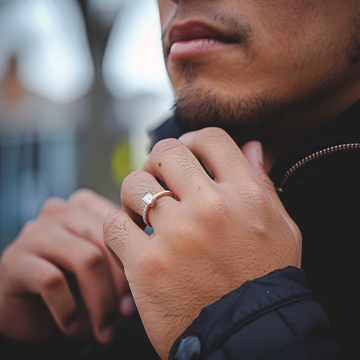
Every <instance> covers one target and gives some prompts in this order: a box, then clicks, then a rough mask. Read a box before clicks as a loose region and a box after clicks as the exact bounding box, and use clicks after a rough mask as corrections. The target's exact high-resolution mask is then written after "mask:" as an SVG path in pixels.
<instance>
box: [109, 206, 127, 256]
mask: <svg viewBox="0 0 360 360" xmlns="http://www.w3.org/2000/svg"><path fill="white" fill-rule="evenodd" d="M128 221H129V220H128V218H127V215H126V213H125V212H124V211H119V212H117V213H115V214H113V215H112V216H111V217H110V218H108V220H107V221H106V223H105V224H104V241H105V244H106V245H108V246H109V247H110V248H111V249H112V250H113V251H114V252H115V253H118V252H121V250H122V248H123V247H124V246H125V244H126V243H128V240H129V238H130V230H129V228H128V226H127V222H128Z"/></svg>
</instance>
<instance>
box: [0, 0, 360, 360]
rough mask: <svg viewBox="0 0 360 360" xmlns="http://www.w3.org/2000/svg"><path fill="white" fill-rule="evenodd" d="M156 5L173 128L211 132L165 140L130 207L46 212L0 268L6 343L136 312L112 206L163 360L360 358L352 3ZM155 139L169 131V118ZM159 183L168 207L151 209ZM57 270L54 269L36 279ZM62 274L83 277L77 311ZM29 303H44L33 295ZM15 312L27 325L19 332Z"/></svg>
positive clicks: (357, 72)
mask: <svg viewBox="0 0 360 360" xmlns="http://www.w3.org/2000/svg"><path fill="white" fill-rule="evenodd" d="M159 7H160V15H161V21H162V29H163V43H164V55H165V62H166V65H167V69H168V72H169V76H170V78H171V81H172V83H173V86H174V90H175V93H176V107H175V113H174V118H175V121H176V122H177V124H178V127H179V128H180V129H181V130H182V131H181V132H188V131H191V130H198V129H201V128H203V127H211V128H209V129H204V130H200V131H193V132H189V133H187V134H185V135H183V136H182V137H180V138H179V140H174V139H170V140H165V141H161V142H159V143H158V144H157V145H155V147H154V148H153V150H152V152H151V154H150V156H149V157H148V159H147V161H146V163H145V165H144V169H143V171H142V172H137V173H134V174H131V175H130V176H129V177H128V178H127V179H126V181H125V182H124V185H123V187H122V202H123V206H124V210H125V211H126V212H122V211H118V210H119V209H116V208H115V205H113V204H109V203H105V200H104V199H102V198H97V201H98V202H97V203H96V204H98V206H94V203H93V202H92V201H93V198H96V196H95V195H94V194H89V193H85V194H84V193H82V196H74V197H73V198H71V199H70V201H69V202H64V201H60V202H59V201H57V202H54V201H52V202H50V203H48V204H47V205H45V207H44V208H43V211H42V212H41V213H40V214H39V216H38V218H37V219H36V220H35V221H34V222H33V223H32V225H31V224H30V226H27V227H26V228H25V229H24V230H23V232H22V234H20V236H19V239H18V240H17V241H16V242H15V243H14V245H12V246H11V247H10V248H9V249H8V250H7V252H6V253H5V254H4V257H3V259H2V262H1V269H0V276H1V282H0V284H1V286H0V332H1V333H2V334H3V335H5V336H6V337H9V338H12V339H16V340H20V341H34V340H46V339H47V335H49V334H50V335H51V336H50V338H51V337H52V336H54V335H56V332H57V331H58V329H60V330H61V332H62V333H63V334H66V335H67V337H70V338H84V337H85V338H86V337H87V336H88V334H87V333H86V330H87V329H89V328H90V326H89V323H91V324H92V325H91V327H92V333H93V334H94V336H95V337H96V338H97V339H98V341H100V342H102V343H105V344H106V343H109V342H110V341H111V339H112V337H113V334H114V330H113V328H112V325H111V323H110V324H109V319H110V318H111V315H112V313H113V312H114V311H115V310H116V308H117V307H118V306H119V305H117V304H119V303H120V308H121V309H122V312H123V313H131V304H130V305H129V303H128V305H129V306H130V307H129V308H128V309H127V310H126V311H125V310H124V308H125V309H126V307H127V306H128V305H124V302H123V301H121V297H122V294H124V293H126V285H125V284H124V285H122V286H119V280H118V279H120V278H121V271H122V270H121V268H119V266H118V264H116V262H115V259H114V258H111V257H110V256H109V254H108V253H106V252H105V249H104V247H103V245H102V244H101V243H100V241H99V238H100V237H101V236H100V234H99V233H98V232H99V230H98V226H96V224H97V223H98V222H99V221H100V219H103V218H104V216H105V215H104V214H105V212H106V211H107V212H109V211H112V210H110V209H113V211H117V212H116V213H115V214H114V215H112V216H110V217H109V218H108V219H107V221H106V224H105V235H104V237H105V242H106V244H107V245H108V246H109V247H110V248H111V249H112V250H113V252H114V253H115V254H116V255H117V256H118V257H119V258H120V260H121V263H122V264H123V266H124V272H125V275H126V278H127V280H128V281H129V285H130V289H131V292H132V294H133V296H134V300H135V302H136V306H137V308H138V310H139V313H140V316H141V319H142V322H143V324H144V326H145V329H146V331H147V334H148V336H149V338H150V340H151V341H152V343H153V345H154V347H155V349H156V350H157V352H158V353H159V355H160V356H161V357H162V358H164V359H165V358H167V357H168V356H169V358H171V359H197V358H203V359H223V358H224V359H225V358H226V359H228V358H230V359H238V358H245V359H255V358H262V359H264V358H273V359H284V358H286V359H290V358H291V359H296V358H299V359H307V358H309V359H310V358H323V359H325V358H331V357H333V358H335V357H336V356H338V357H341V356H346V355H347V356H349V357H352V358H357V357H358V355H359V352H358V345H357V339H358V335H359V332H358V331H359V328H358V326H359V319H358V317H359V312H358V303H359V288H358V285H359V278H358V276H359V271H358V270H359V269H358V264H359V258H358V256H359V242H358V239H359V225H358V218H359V211H358V210H356V208H355V210H354V209H353V206H352V205H357V204H358V201H359V196H360V195H359V189H358V183H359V180H360V175H359V143H360V135H359V117H360V115H359V113H360V110H359V107H360V105H359V103H356V102H357V101H358V100H359V98H360V91H359V90H360V89H359V88H360V78H359V76H360V61H359V60H358V58H359V52H360V45H359V43H360V35H359V23H360V5H359V3H358V2H357V1H356V0H346V1H342V2H339V1H337V0H330V1H320V0H319V1H308V0H306V1H305V0H302V1H283V0H276V1H273V0H271V1H270V0H265V1H264V0H261V1H260V0H252V1H242V0H192V1H189V0H179V1H170V0H159ZM346 109H347V110H346ZM332 119H333V120H332ZM214 127H216V128H214ZM219 127H221V128H223V129H225V130H226V131H227V132H228V133H229V134H230V135H231V137H230V136H229V135H228V134H227V133H225V132H224V131H223V130H220V129H218V128H219ZM156 134H157V136H158V138H159V137H161V138H165V137H173V136H174V135H173V134H176V135H177V131H176V129H175V130H174V127H173V125H172V120H170V122H168V123H166V124H165V125H164V126H163V127H161V128H160V129H158V130H157V131H156ZM159 140H160V139H159ZM252 140H258V141H259V140H260V141H261V143H262V146H261V145H260V144H259V142H258V141H252ZM234 141H235V142H236V143H235V142H234ZM296 143H298V144H297V145H296ZM236 144H237V145H236ZM294 145H296V146H294ZM343 145H344V146H343ZM239 147H241V149H242V150H241V151H240V149H239ZM323 149H324V150H323ZM320 151H321V153H320ZM313 154H314V155H313ZM270 169H271V170H270ZM269 171H270V176H271V180H270V179H269V178H268V176H267V175H266V174H267V173H268V172H269ZM273 182H274V183H275V185H276V187H277V188H278V190H277V191H276V190H275V187H274V185H273ZM164 186H166V188H168V189H169V190H170V191H171V193H168V192H166V193H162V194H163V195H172V196H174V198H172V196H163V197H161V198H158V199H157V202H156V204H154V203H153V202H152V199H153V197H151V196H148V197H147V198H146V197H145V200H146V201H145V200H142V199H143V198H144V195H145V194H146V193H147V192H149V193H151V194H152V195H155V194H158V193H161V192H162V191H164V189H165V187H164ZM84 195H85V196H84ZM90 204H92V205H90ZM283 204H284V205H285V207H284V206H283ZM97 209H102V210H101V213H100V211H98V210H97ZM144 209H145V214H144ZM339 209H340V210H339ZM59 214H60V215H61V216H60V215H59ZM95 214H96V215H95ZM143 215H144V220H145V221H146V222H148V223H149V224H150V225H151V226H152V227H153V229H154V233H153V234H152V235H150V236H149V235H147V234H145V233H144V232H143V231H142V228H143V227H144V223H143V219H142V217H143ZM80 217H81V220H79V219H80ZM95 218H96V219H97V220H96V223H95ZM74 219H76V221H75V220H74ZM54 229H57V231H56V235H55V233H53V231H54ZM299 230H300V231H299ZM65 233H66V235H64V234H65ZM69 233H71V235H74V234H75V237H72V238H71V240H72V241H71V244H72V253H73V254H74V256H69V255H67V256H66V254H65V252H61V246H59V245H58V246H56V242H55V244H54V242H51V241H49V236H48V235H49V234H50V235H51V234H52V237H55V238H56V239H57V240H58V242H59V243H61V244H63V245H64V246H70V245H69V241H66V240H64V239H68V237H69V236H70V235H69ZM38 234H42V236H39V235H38ZM59 234H62V235H61V236H60V235H59ZM50 238H51V237H50ZM39 239H40V240H39ZM302 243H303V245H302ZM66 244H68V245H66ZM85 244H87V245H85ZM80 245H81V246H80ZM89 245H91V246H90V248H91V249H90V248H89ZM92 246H94V247H92ZM85 247H86V251H85V250H83V251H84V252H85V253H86V254H87V256H84V257H79V260H78V262H77V261H76V259H77V258H78V256H75V254H82V253H83V252H82V249H85ZM301 257H302V263H301ZM21 259H28V260H29V261H28V262H25V261H21ZM20 261H21V263H22V264H23V265H24V266H23V268H22V271H16V269H17V268H18V267H17V266H15V265H16V264H19V263H20ZM54 265H55V266H54ZM300 266H301V267H303V269H304V270H305V273H306V275H307V277H308V278H309V282H310V283H311V288H312V290H313V291H314V295H312V293H311V291H310V288H309V286H308V284H307V281H306V278H305V276H304V272H303V271H302V270H300V269H299V267H300ZM49 267H50V268H51V269H52V270H53V271H52V272H51V274H54V270H55V273H56V274H55V275H57V276H55V275H54V276H44V274H48V273H47V271H46V269H49ZM59 268H60V269H61V270H63V271H61V272H59V271H57V270H58V269H59ZM37 270H38V271H37ZM64 273H65V275H67V274H69V273H73V274H76V277H77V278H79V280H78V284H79V286H78V287H77V288H76V291H79V292H80V294H81V295H82V298H83V299H84V301H83V302H81V301H78V298H77V297H76V296H75V297H74V295H73V291H72V289H73V287H72V286H71V285H73V282H72V281H71V277H70V278H69V276H68V275H67V276H65V275H64ZM109 273H111V274H112V275H111V276H109ZM27 274H29V275H30V276H28V277H27V276H26V275H27ZM31 274H32V275H31ZM36 274H40V275H42V276H34V275H36ZM84 274H85V275H84ZM86 274H89V275H88V276H86ZM10 275H11V276H10ZM89 279H91V280H92V279H94V281H89ZM101 279H107V281H106V280H105V281H101ZM91 282H94V283H95V284H96V286H94V287H91V286H90V285H89V283H91ZM29 284H31V285H29ZM94 288H95V289H101V290H100V291H94V290H93V289H94ZM29 293H33V294H38V295H40V297H36V298H35V299H36V301H35V300H34V298H31V299H32V301H30V300H29ZM54 294H57V295H56V296H54ZM64 294H65V295H64ZM224 295H225V296H224ZM223 296H224V297H223ZM80 298H81V297H80ZM314 298H316V300H315V299H314ZM84 302H85V306H84ZM121 304H122V305H121ZM320 304H321V305H322V306H323V308H324V309H325V311H326V315H327V316H328V318H329V321H330V323H331V326H332V328H333V331H334V333H333V334H332V332H331V327H330V325H329V323H328V319H327V316H326V315H325V312H324V310H323V308H322V307H321V305H320ZM30 306H31V307H30ZM84 308H85V310H84ZM47 309H49V310H50V314H51V315H50V314H49V311H48V310H47ZM63 309H66V311H63ZM19 313H21V314H22V316H20V317H19V316H17V317H16V316H10V314H19ZM29 315H32V316H29ZM9 316H10V317H9ZM9 319H16V320H18V323H17V324H15V323H14V324H12V325H13V326H10V328H11V329H12V330H11V331H9V322H10V320H9ZM24 319H25V320H26V322H25V323H26V325H27V326H26V327H25V326H24ZM40 320H41V321H40ZM35 323H36V324H41V326H42V329H43V331H42V334H40V335H39V336H38V337H36V336H34V332H32V331H31V329H33V328H34V324H35ZM19 328H21V329H24V330H23V332H22V333H21V336H18V329H19ZM339 344H340V345H341V346H339ZM341 347H342V349H343V350H342V349H341ZM120 351H121V349H119V353H118V354H117V355H118V356H119V357H120V356H121V353H120ZM343 352H344V353H345V355H344V354H343Z"/></svg>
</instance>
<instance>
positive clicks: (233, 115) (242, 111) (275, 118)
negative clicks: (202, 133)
mask: <svg viewBox="0 0 360 360" xmlns="http://www.w3.org/2000/svg"><path fill="white" fill-rule="evenodd" d="M289 109H290V105H289V104H288V103H287V102H286V101H278V100H275V99H270V98H269V97H267V96H255V97H248V98H235V97H232V98H229V97H225V96H224V95H218V94H215V92H213V91H211V90H206V91H205V90H203V89H201V88H198V89H196V90H193V89H191V90H190V87H189V88H188V89H187V90H186V89H185V90H183V91H182V92H181V93H180V94H179V95H178V97H177V100H176V103H175V104H174V119H175V122H176V124H177V126H178V127H179V128H180V129H181V131H183V132H188V131H194V130H200V129H202V128H205V127H219V128H222V129H224V130H225V131H227V132H228V133H229V134H238V135H240V134H242V136H243V137H244V138H247V137H249V136H251V137H256V135H257V134H258V135H260V134H261V133H263V132H264V131H266V130H267V129H269V128H272V127H274V126H276V125H277V124H278V123H279V122H280V121H281V120H282V119H283V118H284V117H285V116H286V115H288V113H289Z"/></svg>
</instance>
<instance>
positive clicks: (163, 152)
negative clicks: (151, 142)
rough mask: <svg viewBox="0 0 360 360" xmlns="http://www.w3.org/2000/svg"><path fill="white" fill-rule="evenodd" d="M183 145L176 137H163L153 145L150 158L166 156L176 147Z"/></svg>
mask: <svg viewBox="0 0 360 360" xmlns="http://www.w3.org/2000/svg"><path fill="white" fill-rule="evenodd" d="M183 146H184V145H183V144H182V143H181V142H180V141H179V140H177V139H165V140H162V141H159V142H158V143H157V144H155V146H154V147H153V149H152V151H151V154H150V157H151V160H154V159H157V158H158V157H163V156H167V155H168V154H169V153H170V154H171V153H173V152H174V151H176V149H179V148H181V147H183Z"/></svg>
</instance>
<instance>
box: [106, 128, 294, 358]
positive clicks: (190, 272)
mask: <svg viewBox="0 0 360 360" xmlns="http://www.w3.org/2000/svg"><path fill="white" fill-rule="evenodd" d="M244 153H245V154H246V156H245V155H244ZM244 153H243V152H241V151H240V149H239V148H238V146H237V145H236V144H235V143H234V142H233V140H232V139H231V138H230V136H229V135H228V134H226V133H225V132H224V131H223V130H220V129H216V128H208V129H203V130H200V131H197V132H192V133H188V134H186V135H184V136H182V137H181V138H180V139H179V140H174V139H169V140H164V141H162V142H160V143H158V144H157V145H156V146H155V147H154V149H153V150H152V152H151V154H150V155H149V157H148V159H147V161H146V163H145V165H144V168H143V171H141V172H134V173H132V174H130V175H129V176H128V177H127V178H126V179H125V181H124V183H123V187H122V193H121V196H122V204H123V207H124V210H125V211H124V212H117V213H115V214H114V215H111V216H109V217H108V219H107V221H106V223H105V226H104V234H105V235H104V239H105V242H106V244H107V245H108V246H109V247H110V248H111V249H112V250H113V252H114V253H115V254H116V255H117V256H118V257H119V259H120V260H121V262H122V263H123V265H124V270H125V275H126V277H127V279H128V281H129V285H130V288H131V291H132V294H133V296H134V300H135V302H136V305H137V308H138V310H139V313H140V315H141V318H142V321H143V323H144V326H145V329H146V331H147V333H148V335H149V337H150V340H151V341H152V343H153V345H154V346H155V349H156V350H157V352H158V353H159V355H160V356H161V357H162V359H166V358H167V356H168V353H169V351H170V348H171V346H172V344H173V343H174V341H175V340H176V339H177V337H178V336H180V335H181V333H182V332H183V331H184V330H185V329H186V328H187V327H188V326H189V325H190V324H191V322H192V321H193V320H194V319H195V318H196V317H197V316H198V315H199V313H200V311H201V310H202V308H203V307H204V306H206V305H209V304H211V303H213V302H215V301H216V300H218V299H219V298H220V297H221V296H223V295H224V294H226V293H228V292H230V291H232V290H234V289H236V288H238V287H239V286H240V285H241V284H243V283H244V282H245V281H247V280H252V279H255V278H258V277H261V276H263V275H265V274H267V273H269V272H271V271H273V270H275V269H279V268H284V267H286V266H289V265H292V266H297V267H299V266H300V261H301V234H300V232H299V229H298V227H297V226H296V225H295V223H294V222H293V221H292V220H291V219H290V217H289V216H288V214H287V213H286V211H285V209H284V208H283V206H282V204H281V202H280V200H279V199H278V197H277V194H276V192H275V189H274V187H273V185H272V183H271V181H270V180H269V179H268V177H267V175H266V174H265V172H264V169H263V166H262V149H261V145H260V144H259V143H257V142H252V143H249V144H247V145H246V146H245V148H244ZM201 164H202V165H201ZM204 168H205V169H206V171H205V170H204ZM160 184H165V185H166V187H167V188H168V189H169V190H171V191H172V192H173V194H174V196H175V199H174V198H172V197H170V196H165V197H162V198H160V199H158V202H157V204H156V205H155V206H154V207H152V208H151V209H150V211H149V221H150V223H151V224H152V227H153V229H154V232H153V234H152V235H150V236H148V235H147V234H145V233H144V232H143V231H142V229H141V227H142V226H143V222H142V218H141V215H142V213H143V209H144V205H145V203H144V202H143V201H142V197H143V196H144V195H145V193H146V192H150V193H151V194H155V193H157V192H160V191H162V190H163V187H162V185H160Z"/></svg>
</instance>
